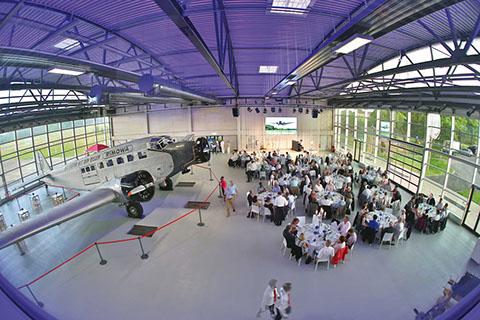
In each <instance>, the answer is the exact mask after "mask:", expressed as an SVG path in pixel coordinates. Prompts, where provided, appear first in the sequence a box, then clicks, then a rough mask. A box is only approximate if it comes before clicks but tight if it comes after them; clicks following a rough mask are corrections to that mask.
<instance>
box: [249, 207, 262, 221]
mask: <svg viewBox="0 0 480 320" xmlns="http://www.w3.org/2000/svg"><path fill="white" fill-rule="evenodd" d="M252 213H255V214H256V215H257V219H259V216H260V207H259V206H257V205H255V204H252V207H251V208H250V214H252Z"/></svg>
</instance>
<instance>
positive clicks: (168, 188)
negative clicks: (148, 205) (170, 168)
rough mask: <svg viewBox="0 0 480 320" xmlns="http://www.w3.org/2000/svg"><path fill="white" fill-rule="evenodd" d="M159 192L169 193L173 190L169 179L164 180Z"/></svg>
mask: <svg viewBox="0 0 480 320" xmlns="http://www.w3.org/2000/svg"><path fill="white" fill-rule="evenodd" d="M159 188H160V190H163V191H171V190H173V181H172V179H170V178H166V179H165V181H164V183H163V184H160V187H159Z"/></svg>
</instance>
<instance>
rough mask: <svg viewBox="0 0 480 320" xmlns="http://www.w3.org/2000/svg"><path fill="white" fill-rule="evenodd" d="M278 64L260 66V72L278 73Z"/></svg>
mask: <svg viewBox="0 0 480 320" xmlns="http://www.w3.org/2000/svg"><path fill="white" fill-rule="evenodd" d="M277 70H278V66H260V67H259V68H258V73H277Z"/></svg>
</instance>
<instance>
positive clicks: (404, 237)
mask: <svg viewBox="0 0 480 320" xmlns="http://www.w3.org/2000/svg"><path fill="white" fill-rule="evenodd" d="M407 230H408V229H407V228H403V230H402V231H400V234H399V235H398V239H397V246H399V245H401V244H404V243H405V242H407Z"/></svg>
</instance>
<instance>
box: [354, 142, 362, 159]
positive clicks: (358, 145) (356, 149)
mask: <svg viewBox="0 0 480 320" xmlns="http://www.w3.org/2000/svg"><path fill="white" fill-rule="evenodd" d="M354 142H355V143H354V146H353V161H355V162H360V154H361V152H362V144H363V142H362V141H360V140H357V139H355V141H354Z"/></svg>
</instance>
